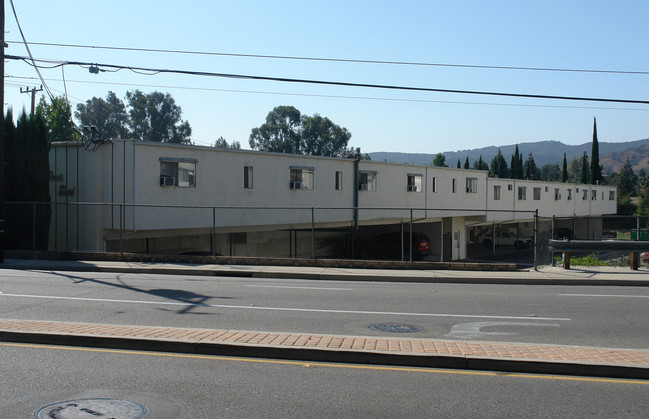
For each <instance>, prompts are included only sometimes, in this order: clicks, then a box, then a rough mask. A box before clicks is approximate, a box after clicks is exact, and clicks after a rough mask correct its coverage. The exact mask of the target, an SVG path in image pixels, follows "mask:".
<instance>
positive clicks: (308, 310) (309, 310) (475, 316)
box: [0, 294, 571, 321]
mask: <svg viewBox="0 0 649 419" xmlns="http://www.w3.org/2000/svg"><path fill="white" fill-rule="evenodd" d="M0 297H18V298H40V299H50V300H72V301H92V302H99V303H127V304H158V305H173V306H197V307H214V308H235V309H244V310H269V311H299V312H305V313H337V314H374V315H388V316H415V317H459V318H471V319H507V320H551V321H570V320H571V319H569V318H562V317H558V318H555V317H529V316H488V315H480V314H450V313H449V314H443V313H406V312H392V311H364V310H333V309H319V308H293V307H263V306H233V305H226V304H205V303H193V302H191V301H187V302H177V303H174V302H171V301H142V300H115V299H106V298H86V297H58V296H50V295H26V294H2V295H0Z"/></svg>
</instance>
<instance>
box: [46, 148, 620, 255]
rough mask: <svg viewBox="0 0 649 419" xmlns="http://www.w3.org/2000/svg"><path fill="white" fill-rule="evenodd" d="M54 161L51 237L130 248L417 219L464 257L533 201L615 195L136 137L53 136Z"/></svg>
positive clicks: (592, 209)
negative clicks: (87, 145)
mask: <svg viewBox="0 0 649 419" xmlns="http://www.w3.org/2000/svg"><path fill="white" fill-rule="evenodd" d="M50 170H51V172H52V176H51V196H52V197H53V199H52V201H53V202H54V203H55V205H54V214H53V218H54V220H55V221H54V222H53V223H52V233H51V234H50V242H51V243H50V247H51V248H57V249H66V248H70V249H77V250H87V251H102V250H119V249H118V248H117V246H118V244H117V243H118V241H119V242H120V243H122V245H123V246H124V248H123V249H122V250H124V251H134V252H151V253H155V252H178V251H180V250H183V249H184V250H186V249H191V250H193V251H201V250H202V251H208V250H212V251H214V252H215V253H220V254H228V255H230V254H233V253H236V255H242V256H255V255H257V254H260V253H263V254H265V255H268V254H269V253H271V254H272V253H273V251H274V249H282V250H281V251H280V252H278V254H282V255H283V254H285V252H284V250H285V249H286V248H289V247H290V249H291V254H292V255H299V254H301V253H302V251H303V249H302V248H301V247H300V246H299V245H297V241H298V240H297V236H296V235H295V234H293V235H291V233H290V232H295V231H300V230H305V229H307V230H308V229H313V228H314V226H315V227H316V228H318V229H328V230H330V231H332V233H331V235H332V236H333V235H335V231H336V229H341V228H355V229H357V230H360V231H363V229H367V228H369V226H376V225H382V226H385V229H397V228H399V226H400V225H401V224H403V223H416V224H417V228H418V229H419V230H421V231H424V232H426V233H427V234H428V235H429V236H430V237H431V240H432V241H433V248H434V251H433V255H432V256H431V258H432V259H433V260H439V259H444V260H451V259H460V258H464V257H466V248H467V244H468V242H469V240H470V233H469V232H470V231H471V228H474V227H475V226H480V225H488V224H489V223H494V222H503V221H530V219H532V218H533V214H532V212H533V211H535V210H538V213H539V215H540V216H544V217H551V216H553V215H557V216H563V215H597V214H613V213H615V212H616V202H617V200H616V193H617V191H616V189H615V188H613V187H609V186H600V185H574V184H562V183H552V182H539V181H522V180H512V179H494V178H489V177H488V174H487V172H486V171H477V170H465V169H454V168H440V167H432V166H414V165H408V164H395V163H386V162H374V161H366V160H360V161H357V160H355V159H338V158H326V157H316V156H299V155H287V154H278V153H265V152H256V151H248V150H229V149H215V148H211V147H196V146H184V145H173V144H162V143H146V142H140V141H133V140H119V141H115V142H113V143H111V144H107V145H104V146H102V147H100V148H99V149H98V150H96V151H95V152H89V151H86V150H85V149H84V148H83V147H82V145H81V144H79V143H74V142H66V143H55V144H53V145H52V148H51V152H50ZM71 203H74V204H73V205H71ZM79 203H82V204H79ZM100 204H101V205H100ZM355 208H358V210H354V209H355ZM410 210H412V211H410ZM287 232H288V233H287ZM233 249H234V250H233Z"/></svg>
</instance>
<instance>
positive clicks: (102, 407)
mask: <svg viewBox="0 0 649 419" xmlns="http://www.w3.org/2000/svg"><path fill="white" fill-rule="evenodd" d="M145 413H146V408H145V407H144V406H142V405H141V404H138V403H135V402H131V401H128V400H117V399H82V400H70V401H67V402H58V403H53V404H50V405H48V406H45V407H42V408H40V409H39V410H38V412H36V413H35V414H34V416H35V417H36V418H37V419H41V418H42V419H47V418H57V419H77V418H79V419H80V418H91V417H99V418H120V419H122V418H123V419H137V418H141V417H142V416H144V414H145Z"/></svg>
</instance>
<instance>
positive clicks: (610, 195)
mask: <svg viewBox="0 0 649 419" xmlns="http://www.w3.org/2000/svg"><path fill="white" fill-rule="evenodd" d="M608 200H609V201H615V191H609V192H608Z"/></svg>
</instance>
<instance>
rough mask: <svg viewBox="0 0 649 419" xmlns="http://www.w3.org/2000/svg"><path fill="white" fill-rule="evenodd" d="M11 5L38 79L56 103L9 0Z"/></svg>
mask: <svg viewBox="0 0 649 419" xmlns="http://www.w3.org/2000/svg"><path fill="white" fill-rule="evenodd" d="M9 2H10V3H11V9H12V10H13V13H14V17H15V18H16V25H17V26H18V30H19V31H20V36H21V37H22V39H23V43H24V45H25V49H26V50H27V54H29V58H30V59H31V61H32V63H33V64H34V68H35V69H36V73H37V74H38V77H39V78H40V79H41V83H42V85H43V87H44V88H45V91H46V92H47V94H48V95H49V97H50V99H51V100H52V102H54V95H53V94H52V92H51V91H50V88H49V87H48V86H47V83H45V79H43V75H42V74H41V72H40V70H39V69H38V66H37V65H36V62H35V61H34V57H33V56H32V52H31V50H30V49H29V44H28V43H27V39H26V38H25V34H24V33H23V29H22V27H21V26H20V21H19V20H18V14H17V13H16V7H15V6H14V1H13V0H9Z"/></svg>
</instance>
